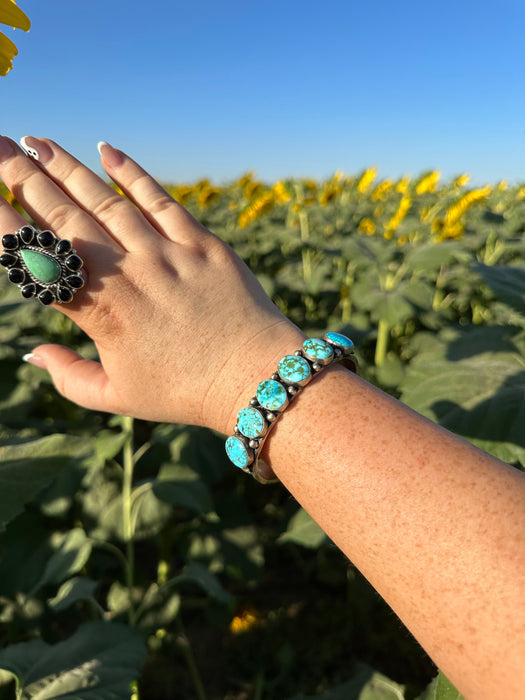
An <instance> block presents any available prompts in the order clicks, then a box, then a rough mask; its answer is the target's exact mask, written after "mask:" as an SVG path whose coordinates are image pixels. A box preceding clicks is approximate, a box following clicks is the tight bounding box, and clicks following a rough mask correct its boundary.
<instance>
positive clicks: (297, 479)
mask: <svg viewBox="0 0 525 700" xmlns="http://www.w3.org/2000/svg"><path fill="white" fill-rule="evenodd" d="M285 418H286V420H285V419H284V418H283V419H282V420H280V421H279V423H278V425H277V426H276V427H275V429H274V432H273V434H272V435H271V437H270V438H269V440H268V441H267V444H266V446H265V454H264V455H263V458H264V459H265V461H266V462H268V463H269V464H270V466H271V467H272V468H273V470H274V471H275V473H276V474H277V476H278V477H279V478H280V479H281V480H282V481H283V482H284V484H285V485H286V486H288V487H289V488H290V490H291V491H292V493H293V494H294V496H295V497H296V498H297V499H298V501H299V502H300V503H301V504H302V505H303V506H304V507H305V509H306V510H307V511H308V512H309V513H310V515H311V516H312V517H313V518H314V519H315V520H317V522H318V523H319V524H320V525H321V527H323V529H324V530H325V531H326V532H327V534H328V535H329V537H330V538H331V539H332V540H333V541H334V542H335V543H336V544H337V545H338V546H339V547H340V548H341V549H342V550H343V551H344V552H345V553H346V554H347V555H348V557H349V558H350V559H351V560H352V562H353V563H354V564H355V565H356V566H357V567H358V568H359V569H360V570H361V571H362V573H363V574H364V575H365V576H366V577H367V578H368V579H369V581H370V582H371V583H372V585H374V587H375V588H376V589H377V590H378V592H379V593H380V594H381V595H382V596H383V597H384V598H385V600H386V601H387V602H388V603H389V605H391V607H392V608H393V609H394V610H395V612H396V613H397V614H398V615H399V616H400V618H401V619H402V620H403V621H404V622H405V624H406V625H407V627H408V628H409V629H410V630H411V632H412V633H413V634H414V635H415V636H416V638H417V639H418V640H419V641H420V642H422V644H423V646H424V647H425V649H426V650H427V651H428V653H429V654H430V655H431V656H432V658H433V659H434V660H435V661H436V663H437V664H438V666H439V667H440V668H442V669H443V670H444V671H445V673H446V674H447V675H448V677H449V678H450V680H451V681H452V682H453V683H455V684H456V685H457V686H458V688H459V689H460V690H461V691H462V693H463V695H464V696H465V698H467V700H485V699H486V700H508V699H511V698H518V697H520V693H521V692H522V691H521V689H522V687H523V686H522V685H521V683H522V682H523V677H524V670H525V665H524V659H525V614H524V606H523V590H525V517H524V514H525V489H524V486H525V483H524V475H523V474H521V473H519V472H518V471H516V470H515V469H512V468H510V467H508V466H507V465H505V464H503V463H501V462H499V461H498V460H495V459H493V458H492V457H490V456H489V455H487V454H486V453H484V452H482V451H480V450H478V449H476V448H475V447H473V446H472V445H470V444H469V443H467V442H466V441H464V440H462V439H460V438H458V437H456V436H454V435H452V434H451V433H449V432H448V431H446V430H444V429H441V428H439V427H437V426H435V425H434V424H433V423H431V422H430V421H428V420H426V419H425V418H423V417H422V416H420V415H418V414H417V413H415V412H413V411H411V410H410V409H407V408H406V407H405V406H403V405H402V404H401V403H399V402H398V401H396V400H394V399H392V398H391V397H389V396H386V395H385V394H383V393H382V392H380V391H379V390H377V389H375V388H374V387H372V386H370V385H368V384H366V383H365V382H363V381H362V380H360V379H359V378H358V377H355V376H353V375H352V374H351V373H349V372H346V371H345V370H344V369H342V368H340V367H333V368H329V369H328V370H326V372H325V373H324V374H323V375H320V376H319V377H318V378H316V379H315V380H314V382H312V383H311V384H310V385H309V386H308V387H307V388H306V389H305V390H304V391H303V392H302V394H301V395H300V396H299V397H298V399H297V401H296V402H294V404H293V405H292V406H291V407H290V408H289V409H288V411H287V413H286V415H285ZM304 426H308V429H307V430H306V431H305V430H304ZM298 435H301V438H299V437H298ZM503 513H505V516H506V517H502V514H503ZM509 574H510V575H509ZM489 591H490V592H489ZM467 668H468V669H471V672H470V671H469V672H467V671H466V669H467ZM498 668H507V669H512V674H510V675H509V676H508V677H507V680H506V681H505V682H503V684H502V680H501V678H502V677H501V675H500V673H495V671H494V669H498ZM513 674H516V675H514V676H513Z"/></svg>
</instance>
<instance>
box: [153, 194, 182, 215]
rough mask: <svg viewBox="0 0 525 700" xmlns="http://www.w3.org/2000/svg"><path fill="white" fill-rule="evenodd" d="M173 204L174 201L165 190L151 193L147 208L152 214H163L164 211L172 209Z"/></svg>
mask: <svg viewBox="0 0 525 700" xmlns="http://www.w3.org/2000/svg"><path fill="white" fill-rule="evenodd" d="M174 204H175V201H174V200H173V199H172V198H171V197H170V196H169V194H168V193H167V192H164V193H162V192H157V193H155V194H154V195H153V197H151V199H150V201H149V203H148V207H147V208H148V211H149V212H151V214H152V215H153V216H158V215H159V214H163V213H164V212H165V211H169V210H170V209H172V208H173V205H174Z"/></svg>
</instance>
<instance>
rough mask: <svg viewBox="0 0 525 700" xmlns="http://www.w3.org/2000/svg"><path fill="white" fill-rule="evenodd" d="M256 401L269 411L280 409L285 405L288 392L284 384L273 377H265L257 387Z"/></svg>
mask: <svg viewBox="0 0 525 700" xmlns="http://www.w3.org/2000/svg"><path fill="white" fill-rule="evenodd" d="M257 401H258V402H259V403H260V404H261V406H262V407H263V408H267V409H268V410H269V411H280V410H281V408H283V407H284V406H286V402H287V401H288V394H287V393H286V389H285V388H284V386H283V385H282V384H279V382H276V381H275V379H265V380H264V381H263V382H261V383H260V384H259V386H258V387H257Z"/></svg>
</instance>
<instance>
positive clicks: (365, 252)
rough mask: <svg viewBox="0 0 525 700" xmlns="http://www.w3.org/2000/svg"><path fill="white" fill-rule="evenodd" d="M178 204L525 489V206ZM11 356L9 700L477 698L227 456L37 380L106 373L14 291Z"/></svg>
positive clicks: (2, 334) (448, 191) (2, 412)
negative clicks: (73, 366)
mask: <svg viewBox="0 0 525 700" xmlns="http://www.w3.org/2000/svg"><path fill="white" fill-rule="evenodd" d="M2 187H3V186H2V185H1V184H0V193H1V194H3V196H5V197H6V198H7V199H8V200H9V201H10V202H11V203H12V204H13V205H14V206H15V207H18V208H19V209H20V207H19V205H18V203H17V202H16V201H15V200H14V199H13V198H12V196H11V194H10V193H9V192H8V191H7V190H6V189H5V187H4V188H3V189H2ZM165 187H166V190H167V191H168V192H169V193H170V194H172V196H173V197H174V198H175V199H177V200H178V201H179V202H181V203H182V204H183V205H184V206H186V207H187V208H188V209H189V210H190V211H191V212H192V213H193V214H194V215H195V216H196V218H197V219H199V220H200V221H201V222H202V223H204V224H205V225H206V226H207V227H209V228H210V229H211V230H212V231H214V232H215V233H216V234H217V235H219V236H220V237H221V238H223V239H224V240H226V241H227V242H228V243H229V244H230V245H232V247H233V248H234V249H235V250H236V251H237V253H238V254H239V255H240V256H241V257H242V258H243V259H244V260H245V261H246V262H247V263H248V265H249V266H250V268H251V269H252V270H253V271H254V272H255V273H256V274H257V276H258V278H259V279H260V281H261V283H262V284H263V286H264V288H265V289H266V291H267V293H268V294H269V295H270V296H271V297H272V299H273V300H274V301H275V303H276V304H277V306H278V307H279V308H280V309H281V310H282V311H283V313H285V314H286V315H287V316H288V317H289V318H290V319H291V320H292V321H293V322H294V323H296V324H297V325H298V326H300V327H301V328H302V329H303V330H304V331H305V332H306V333H308V334H309V335H314V336H315V335H320V334H322V333H323V332H324V331H325V330H340V331H342V332H343V333H345V334H346V335H349V336H350V337H351V338H353V340H354V342H355V343H356V347H357V348H358V354H359V360H360V370H359V371H360V374H361V375H362V376H364V377H365V378H366V379H367V380H368V381H370V382H372V383H374V384H376V385H378V386H379V387H381V388H382V389H383V390H385V391H387V392H388V393H390V394H392V395H393V396H395V397H397V398H399V399H400V400H401V401H403V402H404V403H406V404H408V405H409V406H411V407H412V408H414V409H415V410H417V411H419V412H421V413H423V414H424V415H426V416H428V417H430V418H431V419H432V420H434V421H436V422H438V423H440V424H441V425H443V426H445V427H447V428H448V429H450V430H452V431H454V432H456V433H458V434H460V435H462V436H463V437H465V438H467V439H468V440H470V441H472V442H473V443H475V444H476V445H479V446H480V447H482V448H483V449H485V450H487V451H489V452H490V453H492V454H494V455H495V456H497V457H499V458H501V459H503V460H505V461H506V462H509V463H510V464H512V465H514V466H515V467H516V468H517V469H523V468H524V466H525V431H524V430H523V421H524V416H525V401H524V396H525V362H524V353H525V245H524V241H523V237H524V232H525V186H518V185H513V186H509V185H508V184H506V183H505V182H500V183H495V184H491V185H486V186H482V187H472V186H470V185H469V179H468V177H467V176H466V175H461V176H459V177H457V178H455V179H453V180H450V181H448V182H441V180H440V176H439V173H437V172H428V173H424V174H422V175H420V176H419V177H417V178H408V177H404V178H401V179H399V180H397V181H390V180H384V179H383V180H379V179H378V174H377V172H376V170H375V169H373V168H370V169H368V170H366V171H364V172H362V173H359V174H358V175H356V176H352V177H350V176H347V175H345V174H343V173H339V172H338V173H336V174H335V175H334V176H333V177H331V178H329V179H327V180H325V181H321V182H319V181H313V180H308V179H294V180H286V181H280V182H277V183H274V184H268V183H265V182H262V181H259V180H258V179H257V178H256V177H255V175H254V174H253V173H248V174H246V175H244V176H243V177H241V178H239V179H238V180H237V181H236V182H233V183H229V184H226V185H221V186H219V185H216V184H214V183H212V182H210V181H208V180H203V181H201V182H198V183H194V184H191V185H166V186H165ZM0 338H1V344H0V366H1V372H0V382H1V388H2V391H1V393H0V445H1V446H0V621H1V626H0V669H1V670H0V700H4V698H5V699H7V698H9V699H15V698H16V700H29V699H31V698H35V699H36V698H38V699H39V700H40V699H43V698H45V699H46V700H51V699H52V698H61V699H63V700H65V699H68V700H70V699H73V698H76V699H77V700H79V699H82V700H115V699H121V698H122V700H124V699H125V700H129V699H130V698H132V699H133V700H139V698H140V700H195V699H196V700H314V699H316V700H394V699H397V700H416V698H419V700H449V699H452V698H453V699H458V698H460V696H459V694H458V693H457V691H456V690H455V689H454V688H453V687H452V686H451V684H450V683H449V682H448V680H447V679H446V678H445V677H444V676H443V674H441V673H440V672H439V671H438V669H436V668H435V667H434V665H433V663H432V662H431V660H430V659H429V658H428V657H427V655H426V654H425V653H424V651H423V650H422V649H421V648H420V647H419V645H418V644H417V642H416V641H415V640H414V639H413V638H412V637H411V635H410V634H409V632H408V631H407V630H406V629H405V628H404V626H403V625H402V623H401V622H400V621H399V620H398V619H397V618H396V616H395V615H394V614H393V613H392V611H391V610H390V609H389V608H388V606H386V604H385V603H384V602H383V601H382V599H381V598H380V597H379V596H378V595H377V594H376V593H375V591H374V590H373V589H372V588H371V586H370V585H369V584H368V583H367V581H366V580H365V579H364V578H363V577H362V576H361V574H360V573H359V572H358V571H357V570H356V569H355V567H354V566H353V565H352V563H351V562H349V561H348V560H347V559H346V558H345V557H344V556H343V555H342V554H341V553H340V552H339V551H338V550H337V549H336V547H335V546H334V545H333V544H332V543H331V542H330V541H329V540H328V538H327V537H326V536H325V535H324V533H323V532H322V531H321V530H320V528H319V527H318V526H317V525H316V524H315V523H314V522H313V521H312V520H311V519H310V517H309V516H308V514H307V513H306V512H305V511H304V510H302V509H301V508H300V507H299V506H298V504H297V503H296V502H295V501H294V500H293V499H292V498H291V497H290V495H289V494H288V493H287V492H286V491H285V490H284V489H283V488H282V487H281V486H279V485H272V486H267V487H262V486H260V485H259V484H257V483H256V482H255V481H253V480H250V479H248V478H246V476H245V475H244V474H243V473H240V472H238V470H235V469H234V468H232V467H231V465H230V463H229V462H228V460H227V458H226V456H225V453H224V436H221V435H218V434H214V433H212V432H211V431H208V430H204V429H201V428H195V427H189V428H188V427H186V426H182V425H168V424H153V423H147V422H143V421H133V420H132V419H130V418H127V417H120V416H109V415H107V414H102V413H97V412H89V411H86V410H84V409H82V408H80V407H78V406H75V405H73V404H71V403H69V402H68V401H66V400H65V399H63V398H62V397H61V396H59V395H58V394H57V393H56V391H55V390H54V388H53V386H52V384H51V383H50V380H49V377H48V376H47V374H46V373H45V372H43V371H41V370H38V369H37V368H35V367H33V366H30V365H27V364H24V363H22V362H21V358H22V356H23V355H24V354H25V353H27V352H30V351H31V350H32V348H33V347H35V345H37V344H38V343H41V342H57V343H61V344H64V345H67V346H70V347H72V348H74V349H76V350H77V351H79V352H81V353H82V354H83V355H85V356H86V357H90V358H93V357H95V350H94V348H93V345H92V343H91V341H90V339H89V338H87V337H86V336H85V335H84V334H83V333H82V332H81V331H80V330H79V329H78V328H77V327H75V326H74V325H73V324H72V323H71V321H70V320H69V319H67V318H66V317H64V316H62V315H61V314H60V313H57V312H56V311H55V310H54V309H52V308H48V307H40V306H39V305H37V304H36V303H29V302H27V301H24V300H23V299H22V298H21V296H20V294H19V291H18V290H17V289H16V288H15V287H13V286H12V285H9V284H8V283H7V275H5V274H2V275H1V279H0ZM377 507H378V508H381V504H380V503H378V504H377Z"/></svg>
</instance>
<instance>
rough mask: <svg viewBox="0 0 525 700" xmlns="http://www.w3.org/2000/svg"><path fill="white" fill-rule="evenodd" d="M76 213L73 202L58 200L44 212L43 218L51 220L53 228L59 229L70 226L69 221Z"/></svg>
mask: <svg viewBox="0 0 525 700" xmlns="http://www.w3.org/2000/svg"><path fill="white" fill-rule="evenodd" d="M77 213H78V211H77V209H76V207H75V206H74V205H73V204H70V203H68V202H60V203H58V204H54V205H53V206H51V207H50V209H49V210H48V211H47V212H45V219H46V220H47V221H50V222H51V226H52V228H53V229H54V230H56V231H60V230H61V229H63V228H67V227H68V226H71V221H72V220H73V218H74V217H75V216H76V215H77Z"/></svg>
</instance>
